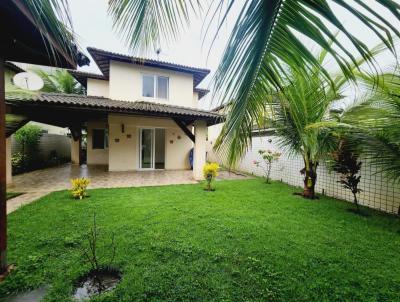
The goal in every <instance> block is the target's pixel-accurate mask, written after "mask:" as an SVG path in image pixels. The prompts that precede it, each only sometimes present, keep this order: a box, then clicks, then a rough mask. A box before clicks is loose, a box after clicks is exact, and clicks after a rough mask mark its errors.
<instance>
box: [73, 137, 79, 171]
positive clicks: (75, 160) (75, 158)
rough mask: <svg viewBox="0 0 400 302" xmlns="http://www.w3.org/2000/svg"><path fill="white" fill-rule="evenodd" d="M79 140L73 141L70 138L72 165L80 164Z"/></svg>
mask: <svg viewBox="0 0 400 302" xmlns="http://www.w3.org/2000/svg"><path fill="white" fill-rule="evenodd" d="M80 154H81V138H80V137H79V138H78V139H77V140H74V139H73V138H72V137H71V163H72V164H73V165H80V164H81V156H80Z"/></svg>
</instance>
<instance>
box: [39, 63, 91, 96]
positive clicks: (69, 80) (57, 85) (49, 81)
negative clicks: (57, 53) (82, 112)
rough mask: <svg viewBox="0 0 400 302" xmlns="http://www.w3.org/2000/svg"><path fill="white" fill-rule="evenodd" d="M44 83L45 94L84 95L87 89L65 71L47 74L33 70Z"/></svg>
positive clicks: (40, 70)
mask: <svg viewBox="0 0 400 302" xmlns="http://www.w3.org/2000/svg"><path fill="white" fill-rule="evenodd" d="M33 71H34V72H35V73H36V74H37V75H38V76H40V77H41V78H42V80H43V82H44V86H43V88H42V89H41V91H43V92H59V93H68V94H84V93H85V88H84V87H83V86H82V85H81V84H80V83H79V82H78V81H76V80H75V79H74V77H73V76H72V75H71V74H70V73H69V72H68V71H67V70H65V69H57V70H56V71H54V72H46V71H44V70H43V69H34V70H33Z"/></svg>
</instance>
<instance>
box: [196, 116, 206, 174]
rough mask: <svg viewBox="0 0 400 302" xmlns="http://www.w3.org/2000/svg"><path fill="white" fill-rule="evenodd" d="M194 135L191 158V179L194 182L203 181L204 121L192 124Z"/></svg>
mask: <svg viewBox="0 0 400 302" xmlns="http://www.w3.org/2000/svg"><path fill="white" fill-rule="evenodd" d="M194 135H195V137H196V142H195V144H194V154H193V155H194V156H193V177H194V179H196V180H203V179H204V177H203V167H204V165H205V163H206V147H207V146H206V140H207V124H206V122H205V121H196V122H195V123H194Z"/></svg>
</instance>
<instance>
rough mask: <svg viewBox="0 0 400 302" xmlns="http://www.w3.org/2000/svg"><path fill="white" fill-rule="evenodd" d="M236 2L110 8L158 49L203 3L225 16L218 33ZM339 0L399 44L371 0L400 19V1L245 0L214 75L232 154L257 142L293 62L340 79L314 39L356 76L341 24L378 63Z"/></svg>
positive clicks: (128, 32) (125, 0)
mask: <svg viewBox="0 0 400 302" xmlns="http://www.w3.org/2000/svg"><path fill="white" fill-rule="evenodd" d="M236 2H237V1H236ZM236 2H235V1H234V0H217V1H211V7H207V5H206V4H204V3H205V1H201V0H186V1H184V0H178V1H176V0H167V1H158V0H110V1H109V12H110V14H111V15H112V16H113V18H114V23H115V26H116V28H117V29H118V31H119V32H120V34H121V35H122V37H123V38H124V39H125V40H126V41H127V42H128V44H129V45H130V46H131V48H132V50H134V51H135V50H140V49H153V48H155V47H157V46H158V45H159V43H160V40H161V38H166V39H167V40H168V41H171V40H174V39H176V38H177V37H178V36H179V33H180V31H181V30H182V28H184V26H185V25H188V24H189V23H190V16H191V15H192V14H199V13H201V12H202V11H206V12H207V13H206V19H207V20H208V21H209V22H215V20H216V19H218V20H220V22H219V25H218V26H217V28H218V29H217V32H216V33H215V36H214V39H215V38H216V37H217V35H218V33H219V30H220V29H221V27H222V24H223V23H224V22H226V20H227V18H228V16H229V14H230V13H231V12H232V8H233V7H234V4H235V3H236ZM332 3H333V4H334V5H336V6H339V7H341V8H343V9H344V10H346V11H347V12H349V13H351V14H352V15H353V16H354V17H355V18H357V19H358V20H360V21H361V23H363V24H364V25H365V27H366V28H367V29H368V30H369V31H370V32H371V33H372V34H374V35H376V36H377V37H378V38H379V39H380V40H381V41H382V42H383V43H384V44H385V45H386V46H387V48H388V49H390V50H391V51H392V52H393V53H394V52H395V50H394V44H393V34H394V35H396V36H400V33H399V31H398V29H397V27H396V24H392V23H390V22H389V21H388V19H387V18H386V16H383V15H380V14H379V13H378V12H377V10H376V9H375V8H373V7H372V5H371V4H372V3H374V5H376V6H379V7H380V8H382V7H384V8H386V9H387V12H388V14H391V15H392V16H394V17H395V18H396V19H398V20H400V4H398V3H397V1H394V0H379V1H374V2H373V1H363V0H354V1H351V2H349V1H343V0H331V1H328V0H248V1H243V6H242V8H241V11H240V13H239V15H238V18H237V20H236V23H235V26H234V28H233V32H232V34H231V36H230V38H229V41H228V44H227V47H226V49H225V52H224V55H223V58H222V60H221V64H220V66H219V68H218V70H217V73H216V75H215V78H214V88H215V91H216V92H215V93H216V94H215V96H216V97H220V99H221V102H231V105H230V107H231V110H230V113H229V115H228V116H227V120H226V131H225V132H224V137H223V138H222V139H223V140H224V141H225V144H231V148H230V159H231V160H237V159H238V158H239V157H240V156H241V155H242V154H243V152H244V151H245V150H246V149H247V148H248V147H249V145H250V142H251V130H252V127H253V124H254V121H255V120H259V119H260V117H262V116H263V114H264V109H265V103H266V101H267V100H268V95H271V94H273V93H276V92H277V91H279V90H281V89H282V88H283V87H285V86H286V84H287V79H288V76H287V74H286V73H287V67H288V66H289V67H290V68H296V69H298V70H299V72H303V73H304V74H309V73H310V71H311V70H312V69H314V68H319V69H320V70H321V72H322V74H323V75H324V77H325V78H326V81H331V80H332V79H331V78H330V76H329V74H328V72H327V71H326V70H325V68H323V67H322V66H321V65H320V62H319V61H318V60H317V59H316V58H315V57H314V56H313V55H312V53H311V52H310V50H309V47H307V44H308V43H309V40H311V41H313V42H314V43H316V44H317V45H319V46H320V47H321V48H323V49H326V51H327V52H329V53H330V55H331V56H332V57H333V58H334V60H335V62H336V63H337V64H338V66H339V67H340V69H341V70H342V72H343V74H344V75H345V77H346V78H348V79H354V73H353V68H352V65H353V64H356V63H357V62H356V60H355V56H354V55H353V53H352V52H351V51H349V50H348V48H346V47H345V46H344V45H343V44H342V43H341V41H340V39H337V37H336V36H335V33H336V32H337V31H339V32H340V33H341V34H342V35H343V36H345V37H346V38H347V39H348V40H349V41H350V42H351V44H352V45H353V47H354V48H355V49H356V51H357V53H358V54H359V55H361V57H362V58H363V59H364V60H366V61H368V62H370V63H371V65H372V66H374V64H375V62H374V61H373V58H372V54H371V52H370V50H369V49H368V47H367V46H366V45H365V44H364V43H363V42H362V41H361V40H359V39H358V38H357V37H356V36H354V35H353V34H352V33H351V32H350V31H349V30H348V26H345V25H343V24H342V23H341V22H340V20H339V19H338V18H337V13H336V10H334V9H332V6H331V4H332ZM218 16H220V18H218ZM206 28H208V27H207V26H206ZM206 32H207V33H208V32H209V31H208V30H206ZM300 36H305V37H307V39H308V40H305V39H302V38H300ZM329 41H332V43H330V42H329ZM310 74H311V73H310Z"/></svg>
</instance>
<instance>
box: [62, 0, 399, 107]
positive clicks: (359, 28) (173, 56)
mask: <svg viewBox="0 0 400 302" xmlns="http://www.w3.org/2000/svg"><path fill="white" fill-rule="evenodd" d="M245 1H246V0H237V1H236V5H235V7H234V8H233V10H232V15H231V16H230V18H229V19H228V21H227V22H226V23H225V25H224V26H223V28H222V30H221V32H220V35H219V36H218V39H217V40H216V41H215V43H214V45H213V47H212V48H211V51H210V39H208V40H206V41H205V42H204V41H203V35H202V27H203V20H201V19H196V18H192V21H191V25H190V27H189V28H188V29H187V30H186V31H185V32H184V33H183V34H182V35H181V37H180V38H179V40H178V41H176V42H174V43H173V44H171V45H160V48H161V54H160V56H159V59H161V60H165V61H169V62H174V63H178V64H184V65H189V66H196V67H203V68H208V69H210V70H211V74H210V75H209V76H208V77H207V78H206V79H205V80H204V81H203V83H201V84H200V87H202V88H209V86H210V82H211V80H212V74H213V72H215V70H216V69H217V67H218V65H219V62H220V60H221V56H222V53H223V50H224V48H225V45H226V42H227V40H228V37H229V34H230V32H231V29H232V27H233V24H234V21H235V16H236V15H237V14H238V12H239V11H240V8H241V6H242V5H243V3H244V2H245ZM365 1H366V2H368V3H370V4H371V6H372V7H373V8H374V9H375V11H376V12H377V13H379V14H381V15H382V16H387V20H388V21H389V22H392V23H393V24H397V25H400V24H399V22H398V20H396V19H395V18H394V17H392V16H391V15H390V13H389V12H388V11H386V10H385V9H382V8H380V7H379V6H378V5H375V4H374V1H373V0H365ZM399 1H400V0H399ZM107 2H108V1H107V0H84V1H82V0H69V5H70V11H71V15H72V21H73V26H74V31H75V33H76V35H77V40H78V43H79V45H80V47H81V48H82V49H84V50H85V49H86V47H89V46H91V47H96V48H100V49H104V50H108V51H113V52H118V53H122V54H131V53H130V52H129V49H128V47H127V46H126V45H125V44H124V42H123V41H122V39H120V37H119V36H118V35H117V32H116V30H114V29H113V26H112V19H111V17H110V16H108V14H107V6H108V4H107ZM332 8H333V9H334V11H335V12H336V14H337V16H338V18H339V20H341V21H342V23H343V24H345V25H346V26H347V27H348V28H349V29H350V31H351V32H352V33H353V34H354V35H355V36H356V37H357V38H359V39H361V40H362V41H364V42H365V43H366V44H367V45H368V46H370V47H372V46H375V45H376V44H377V43H378V39H377V38H376V37H375V36H374V35H373V34H372V33H371V31H369V30H367V29H366V28H365V27H364V26H363V25H361V24H360V23H359V22H358V21H357V20H356V19H355V17H353V16H351V14H349V13H347V12H346V11H345V10H344V9H342V8H340V7H338V6H335V5H334V4H332ZM398 27H399V26H398ZM215 30H216V22H214V23H213V24H212V25H211V30H210V32H211V33H213V32H215ZM203 42H204V43H203ZM343 44H344V45H345V46H347V47H348V48H349V49H350V50H352V51H354V49H352V47H351V45H350V43H349V42H348V41H346V39H343ZM309 47H311V48H313V47H314V46H313V45H312V44H311V43H310V46H309ZM209 51H210V52H209ZM354 53H355V51H354ZM132 55H134V54H132ZM147 57H152V58H157V55H156V54H155V53H148V54H147ZM394 62H395V59H394V57H393V56H391V55H390V54H388V53H385V54H383V55H381V56H380V57H379V63H380V64H381V66H382V67H383V68H384V67H385V66H388V65H393V64H394ZM332 68H334V67H332ZM80 70H84V71H89V72H95V73H100V71H99V69H98V68H97V66H96V64H95V63H94V62H91V64H90V66H86V67H83V68H80ZM218 104H219V102H218V100H211V94H209V95H208V96H207V97H206V98H204V99H202V104H201V107H202V108H207V109H208V108H212V107H216V106H217V105H218Z"/></svg>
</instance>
